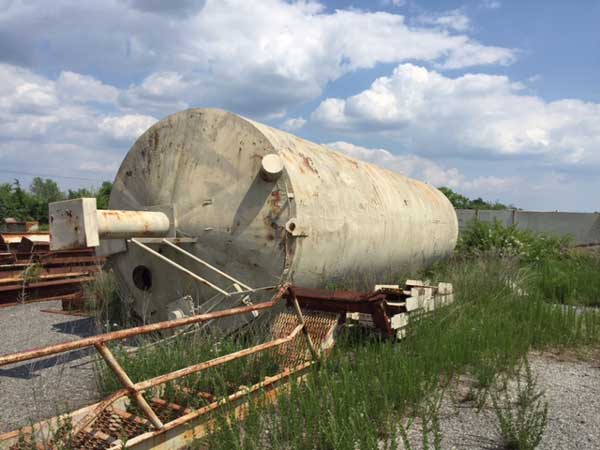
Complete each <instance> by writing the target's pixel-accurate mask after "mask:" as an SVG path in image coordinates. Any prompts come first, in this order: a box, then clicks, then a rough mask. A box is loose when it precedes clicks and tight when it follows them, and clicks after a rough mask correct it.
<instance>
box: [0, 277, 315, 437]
mask: <svg viewBox="0 0 600 450" xmlns="http://www.w3.org/2000/svg"><path fill="white" fill-rule="evenodd" d="M272 289H274V288H272ZM286 294H287V297H288V299H289V301H290V302H291V304H292V306H293V308H294V312H295V314H296V316H297V318H298V323H299V325H298V326H296V327H295V328H294V329H293V330H292V331H291V333H289V334H288V335H287V336H285V337H281V338H278V339H273V340H271V341H268V342H265V343H262V344H259V345H255V346H253V347H249V348H246V349H243V350H239V351H236V352H234V353H230V354H227V355H223V356H219V357H217V358H214V359H211V360H208V361H205V362H201V363H199V364H194V365H191V366H188V367H185V368H183V369H179V370H175V371H173V372H170V373H167V374H164V375H159V376H157V377H154V378H150V379H147V380H144V381H140V382H137V383H134V382H133V381H132V380H131V378H130V377H129V375H128V374H127V372H126V371H125V370H124V369H123V367H122V366H121V365H120V364H119V362H118V361H117V359H116V358H115V356H114V354H113V352H112V351H111V350H110V349H109V347H108V346H107V343H109V342H113V341H119V340H123V339H126V338H129V337H133V336H139V335H142V334H148V333H153V332H157V331H163V330H170V329H173V328H178V327H183V326H186V325H192V324H198V323H202V322H206V321H209V320H215V319H220V318H225V317H230V316H234V315H239V314H245V313H250V312H253V311H261V310H266V309H270V308H273V307H274V306H275V305H277V304H278V303H279V302H280V301H281V299H282V298H283V297H284V295H286ZM301 331H302V332H303V334H304V336H305V338H306V341H307V345H308V348H309V351H310V354H311V355H312V357H313V358H314V360H313V361H308V362H304V363H302V364H299V365H298V366H296V367H294V368H292V369H286V370H284V371H283V372H281V373H279V374H277V375H275V376H273V377H269V378H268V379H266V380H265V381H263V382H261V383H257V384H256V385H253V386H251V387H250V388H246V389H244V390H243V391H238V392H235V393H234V394H231V395H229V396H228V397H226V398H224V399H221V400H220V401H215V402H212V403H211V404H210V405H207V406H205V407H203V408H200V409H197V410H195V411H192V412H189V413H188V414H186V415H184V416H182V417H179V418H177V419H174V420H172V421H170V422H168V423H163V422H162V421H161V420H160V418H159V417H158V415H157V414H156V411H155V410H154V409H153V408H152V406H151V405H150V404H149V403H148V401H147V400H146V399H145V398H144V396H143V395H142V394H143V393H144V392H145V391H147V390H149V389H151V388H154V387H157V386H159V385H162V384H165V383H167V382H170V381H174V380H177V379H180V378H182V377H186V376H188V375H191V374H195V373H198V372H201V371H204V370H206V369H209V368H211V367H216V366H220V365H223V364H225V363H227V362H230V361H233V360H236V359H239V358H243V357H248V356H250V355H253V354H256V353H261V352H264V351H266V350H269V349H274V348H277V347H280V346H282V345H284V344H287V343H289V342H291V341H292V340H293V339H295V338H296V336H297V335H298V334H299V333H300V332H301ZM87 347H94V348H95V349H96V350H97V351H98V353H99V354H100V355H101V357H102V358H103V359H104V361H105V362H106V364H107V366H108V367H109V368H110V369H111V370H112V372H113V373H114V374H115V376H116V377H117V379H118V381H119V382H120V384H121V386H122V388H121V389H119V390H117V391H116V392H114V393H112V394H111V395H109V396H108V397H107V398H105V399H104V400H103V401H101V402H100V403H98V404H97V405H96V406H95V407H94V408H93V409H92V410H90V411H89V413H88V414H86V415H85V416H84V417H83V418H82V419H81V420H79V421H78V422H77V423H76V424H74V426H73V435H75V434H76V433H78V432H80V431H83V430H84V429H85V428H87V427H88V426H90V425H91V424H92V423H93V422H94V420H95V419H96V418H97V417H98V416H99V415H100V414H101V413H102V412H103V411H104V410H106V409H107V408H108V407H110V406H111V405H112V404H113V403H115V402H116V401H117V400H119V399H121V398H123V397H126V396H128V397H129V398H130V399H131V400H132V401H134V402H135V403H136V404H137V406H138V407H139V409H140V410H141V411H142V412H143V414H144V415H145V416H146V418H147V419H148V420H149V421H150V423H151V424H152V425H153V426H154V428H155V429H156V431H155V432H160V431H162V430H166V429H170V428H172V427H174V426H177V425H179V424H181V423H184V422H185V421H187V420H190V419H193V418H196V417H198V416H199V415H202V414H204V413H206V412H209V411H212V410H214V409H215V408H216V407H218V406H220V405H221V404H223V403H227V402H229V401H232V400H235V399H238V398H240V397H242V396H243V395H245V394H248V393H251V392H255V391H256V390H258V389H260V388H261V387H264V386H267V385H269V384H272V383H276V382H278V381H279V380H280V379H283V378H285V377H287V376H289V375H290V374H292V373H294V372H296V371H298V370H302V369H304V368H306V367H308V366H310V365H311V364H313V363H314V362H316V360H317V359H318V358H319V357H320V352H319V350H318V349H316V348H315V346H314V344H313V342H312V340H311V338H310V335H309V334H308V332H307V330H306V325H305V321H304V317H303V314H302V311H301V309H300V306H299V304H298V300H297V298H296V296H295V294H294V292H293V290H292V289H291V288H290V285H289V284H287V283H286V284H284V285H282V286H281V287H280V288H279V289H278V290H277V292H276V293H275V294H274V296H273V297H272V298H271V300H269V301H265V302H261V303H257V304H254V305H249V306H242V307H236V308H230V309H225V310H221V311H215V312H211V313H208V314H199V315H195V316H191V317H186V318H183V319H177V320H171V321H166V322H160V323H155V324H150V325H143V326H138V327H134V328H129V329H125V330H119V331H114V332H111V333H105V334H100V335H97V336H92V337H88V338H84V339H79V340H76V341H72V342H66V343H63V344H56V345H51V346H48V347H43V348H38V349H32V350H27V351H22V352H17V353H12V354H8V355H4V356H0V367H1V366H6V365H9V364H14V363H19V362H23V361H29V360H32V359H37V358H41V357H45V356H50V355H55V354H58V353H65V352H69V351H73V350H78V349H82V348H87ZM0 444H1V442H0Z"/></svg>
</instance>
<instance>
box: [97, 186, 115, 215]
mask: <svg viewBox="0 0 600 450" xmlns="http://www.w3.org/2000/svg"><path fill="white" fill-rule="evenodd" d="M111 190H112V183H111V182H110V181H104V182H103V183H102V186H100V189H99V190H98V194H96V204H97V206H98V209H108V200H109V198H110V191H111Z"/></svg>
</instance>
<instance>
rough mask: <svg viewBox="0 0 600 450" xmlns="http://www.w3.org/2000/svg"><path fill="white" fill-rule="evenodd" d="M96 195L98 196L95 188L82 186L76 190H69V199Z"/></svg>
mask: <svg viewBox="0 0 600 450" xmlns="http://www.w3.org/2000/svg"><path fill="white" fill-rule="evenodd" d="M95 196H96V192H95V191H93V190H89V189H87V188H80V189H76V190H71V189H69V191H68V192H67V198H68V199H69V200H72V199H74V198H89V197H95Z"/></svg>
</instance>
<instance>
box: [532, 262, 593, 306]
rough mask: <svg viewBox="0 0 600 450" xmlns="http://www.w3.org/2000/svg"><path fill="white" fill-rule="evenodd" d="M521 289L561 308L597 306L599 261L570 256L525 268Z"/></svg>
mask: <svg viewBox="0 0 600 450" xmlns="http://www.w3.org/2000/svg"><path fill="white" fill-rule="evenodd" d="M525 271H526V272H527V274H528V276H527V280H526V283H525V286H526V288H527V289H530V290H533V291H536V292H539V293H540V295H542V296H543V297H544V298H545V299H547V300H548V301H550V302H553V303H560V304H564V305H582V306H593V307H598V306H600V257H599V256H598V255H594V254H581V253H575V252H572V253H570V254H568V255H566V256H564V257H561V258H553V259H546V260H542V261H538V262H536V263H533V264H531V265H529V266H528V267H527V268H526V269H525Z"/></svg>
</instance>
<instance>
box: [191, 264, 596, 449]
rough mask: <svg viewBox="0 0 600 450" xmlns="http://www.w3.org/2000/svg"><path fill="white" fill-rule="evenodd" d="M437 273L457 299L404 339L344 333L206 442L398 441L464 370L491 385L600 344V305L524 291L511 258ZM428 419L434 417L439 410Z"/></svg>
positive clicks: (370, 445)
mask: <svg viewBox="0 0 600 450" xmlns="http://www.w3.org/2000/svg"><path fill="white" fill-rule="evenodd" d="M430 275H435V278H436V279H440V280H445V281H450V282H452V283H453V284H454V288H455V292H457V293H458V294H457V299H456V304H455V305H453V306H451V307H448V308H446V309H442V310H439V311H437V312H436V313H435V315H433V316H431V317H428V318H422V319H421V320H419V321H418V322H416V323H414V324H413V325H412V326H411V328H410V330H409V333H408V336H407V338H406V339H405V340H404V341H402V342H401V343H393V342H390V341H380V340H378V339H375V338H370V339H369V338H365V336H357V335H355V334H353V333H345V334H344V335H342V336H341V337H340V339H339V340H338V344H337V345H336V348H335V350H334V352H333V354H332V355H331V356H330V357H329V358H328V360H327V361H325V363H324V365H323V366H322V367H321V369H320V370H319V371H314V372H313V373H311V374H310V376H309V377H308V378H307V379H306V381H305V382H304V383H303V384H300V385H295V386H294V387H293V389H292V390H291V391H290V392H289V393H285V394H282V395H281V396H280V398H279V400H278V403H277V405H275V406H273V405H272V406H262V407H259V406H255V407H254V408H251V411H250V417H249V418H248V420H247V421H246V422H244V423H241V424H240V423H236V422H232V423H231V424H230V423H229V422H227V421H225V420H222V421H221V422H220V424H221V426H220V427H219V428H218V429H217V430H216V431H215V433H214V434H213V435H212V436H211V437H210V438H209V440H208V443H206V445H207V446H208V447H209V448H215V449H226V448H227V449H229V448H234V449H242V448H244V449H246V448H248V449H253V448H273V449H275V448H293V449H348V450H350V449H353V450H354V449H356V448H361V449H375V448H378V447H377V446H378V445H383V446H384V448H396V447H397V445H398V440H399V439H400V438H399V433H398V432H397V431H398V424H399V423H401V419H402V417H405V416H406V415H417V416H419V415H423V414H421V412H422V408H423V404H424V399H428V398H431V396H432V395H437V394H436V393H439V392H443V391H444V390H445V389H446V387H447V386H448V385H449V384H450V383H451V381H452V380H454V379H455V378H456V377H457V376H458V375H461V374H466V373H469V374H470V375H472V376H473V377H474V378H475V379H476V380H477V383H478V388H479V389H481V390H485V389H488V388H489V387H490V386H491V385H492V384H493V382H494V380H495V378H496V375H497V374H498V373H499V372H510V371H511V370H513V369H514V368H516V367H518V363H519V362H520V361H521V360H522V358H523V356H524V355H525V354H526V353H527V352H528V351H530V350H532V349H539V350H544V349H549V348H551V349H556V348H575V347H581V346H596V345H598V343H599V342H600V312H596V311H586V312H584V313H581V314H577V313H576V312H575V311H573V310H571V309H564V308H560V307H556V306H555V305H552V304H549V303H548V302H547V301H546V300H545V298H544V297H543V295H540V294H539V293H526V294H525V295H518V294H517V293H516V292H515V290H514V289H513V288H511V283H514V282H515V281H517V282H518V281H519V280H518V277H519V276H520V270H519V268H518V266H515V265H512V264H511V263H507V262H506V261H502V260H498V259H497V258H496V259H486V258H480V259H477V260H454V261H451V262H449V263H447V264H445V265H443V266H439V267H437V268H436V269H435V271H434V272H431V273H430ZM425 416H426V419H427V420H430V421H433V420H435V414H433V413H428V414H425ZM267 442H268V446H267V445H266V443H267ZM432 442H433V441H430V443H432ZM199 445H200V444H199ZM201 445H204V444H201Z"/></svg>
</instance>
